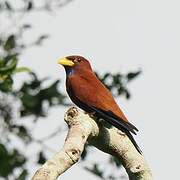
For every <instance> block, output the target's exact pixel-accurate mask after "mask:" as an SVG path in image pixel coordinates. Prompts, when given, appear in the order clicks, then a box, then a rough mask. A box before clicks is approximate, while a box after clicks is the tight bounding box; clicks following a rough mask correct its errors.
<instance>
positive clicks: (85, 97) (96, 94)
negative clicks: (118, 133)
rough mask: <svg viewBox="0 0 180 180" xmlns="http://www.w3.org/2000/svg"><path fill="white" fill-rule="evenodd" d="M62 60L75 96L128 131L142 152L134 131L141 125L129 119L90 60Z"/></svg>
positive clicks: (84, 106) (71, 94) (70, 92)
mask: <svg viewBox="0 0 180 180" xmlns="http://www.w3.org/2000/svg"><path fill="white" fill-rule="evenodd" d="M58 63H59V64H61V65H63V66H64V68H65V71H66V90H67V93H68V95H69V97H70V98H71V100H72V101H73V102H74V103H75V104H76V105H77V106H78V107H80V108H81V109H83V110H84V111H86V112H87V113H94V114H95V116H97V117H98V118H102V119H104V120H106V121H107V122H108V123H110V124H112V125H113V126H115V127H116V128H118V129H120V130H122V131H123V132H124V133H126V135H127V136H128V137H129V139H130V140H131V142H132V143H133V144H134V146H135V148H136V149H137V151H138V152H139V153H141V150H140V148H139V146H138V145H137V143H136V141H135V140H134V138H133V136H132V135H131V133H133V134H136V131H138V129H137V128H136V127H135V126H134V125H132V124H131V123H130V122H129V121H128V120H127V118H126V117H125V115H124V113H123V112H122V110H121V109H120V107H119V106H118V105H117V103H116V101H115V100H114V98H113V96H112V94H111V92H110V91H109V90H108V89H107V88H106V87H105V85H104V84H103V83H102V82H101V81H100V80H99V79H98V78H97V77H96V75H95V73H94V72H93V70H92V68H91V65H90V63H89V61H88V60H86V59H85V58H84V57H82V56H68V57H66V58H62V59H60V61H59V62H58ZM130 132H131V133H130Z"/></svg>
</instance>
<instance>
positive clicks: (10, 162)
mask: <svg viewBox="0 0 180 180" xmlns="http://www.w3.org/2000/svg"><path fill="white" fill-rule="evenodd" d="M0 162H1V166H0V176H2V177H7V176H8V175H10V174H12V173H13V171H14V170H15V169H16V168H18V167H22V165H24V163H25V162H26V159H25V157H24V156H23V155H22V154H20V153H19V151H18V150H17V149H13V150H11V151H9V150H7V149H6V147H5V145H3V144H0Z"/></svg>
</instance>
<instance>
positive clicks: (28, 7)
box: [26, 1, 33, 11]
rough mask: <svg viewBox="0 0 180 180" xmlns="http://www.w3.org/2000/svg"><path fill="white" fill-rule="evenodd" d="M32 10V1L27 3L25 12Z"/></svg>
mask: <svg viewBox="0 0 180 180" xmlns="http://www.w3.org/2000/svg"><path fill="white" fill-rule="evenodd" d="M32 8H33V2H32V1H29V2H28V4H27V8H26V10H27V11H30V10H32Z"/></svg>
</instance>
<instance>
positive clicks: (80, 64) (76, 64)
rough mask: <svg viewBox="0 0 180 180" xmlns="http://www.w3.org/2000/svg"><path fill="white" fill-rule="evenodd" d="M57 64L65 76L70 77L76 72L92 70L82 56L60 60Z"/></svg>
mask: <svg viewBox="0 0 180 180" xmlns="http://www.w3.org/2000/svg"><path fill="white" fill-rule="evenodd" d="M58 64H61V65H63V66H64V68H65V70H66V74H67V75H71V74H73V73H74V72H77V71H82V70H92V69H91V65H90V63H89V61H88V60H87V59H85V58H84V57H82V56H76V55H74V56H67V57H64V58H61V59H60V60H59V61H58Z"/></svg>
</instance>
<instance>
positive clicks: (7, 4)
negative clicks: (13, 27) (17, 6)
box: [5, 1, 12, 11]
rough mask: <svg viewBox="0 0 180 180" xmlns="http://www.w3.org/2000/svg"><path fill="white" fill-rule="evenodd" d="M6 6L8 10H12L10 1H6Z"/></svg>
mask: <svg viewBox="0 0 180 180" xmlns="http://www.w3.org/2000/svg"><path fill="white" fill-rule="evenodd" d="M5 6H6V9H7V10H9V11H12V7H11V5H10V3H9V2H8V1H5Z"/></svg>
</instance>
